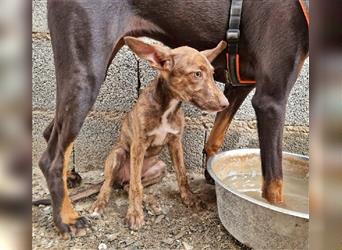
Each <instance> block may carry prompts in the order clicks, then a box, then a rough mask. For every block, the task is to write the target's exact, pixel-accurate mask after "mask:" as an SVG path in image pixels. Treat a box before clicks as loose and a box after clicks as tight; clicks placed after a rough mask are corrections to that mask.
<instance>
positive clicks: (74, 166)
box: [71, 145, 76, 172]
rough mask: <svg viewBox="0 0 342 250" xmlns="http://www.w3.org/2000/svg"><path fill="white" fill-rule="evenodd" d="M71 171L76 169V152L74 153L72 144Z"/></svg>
mask: <svg viewBox="0 0 342 250" xmlns="http://www.w3.org/2000/svg"><path fill="white" fill-rule="evenodd" d="M71 171H72V172H75V171H76V153H75V146H74V145H73V146H72V170H71Z"/></svg>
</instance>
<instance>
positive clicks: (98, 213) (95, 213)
mask: <svg viewBox="0 0 342 250" xmlns="http://www.w3.org/2000/svg"><path fill="white" fill-rule="evenodd" d="M106 206H107V202H104V201H102V200H97V201H95V202H94V204H93V205H92V206H91V208H90V210H89V212H90V216H91V217H93V218H101V217H102V216H103V214H104V210H105V207H106Z"/></svg>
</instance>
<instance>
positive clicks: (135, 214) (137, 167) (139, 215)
mask: <svg viewBox="0 0 342 250" xmlns="http://www.w3.org/2000/svg"><path fill="white" fill-rule="evenodd" d="M145 151H146V148H145V146H144V145H143V144H142V143H141V142H133V143H132V145H131V149H130V157H131V158H130V181H129V192H128V196H129V206H128V211H127V216H126V218H127V220H128V223H129V226H130V228H131V229H132V230H138V229H139V228H141V227H142V226H143V225H144V213H143V209H142V199H143V186H142V184H141V171H142V165H143V161H144V156H145Z"/></svg>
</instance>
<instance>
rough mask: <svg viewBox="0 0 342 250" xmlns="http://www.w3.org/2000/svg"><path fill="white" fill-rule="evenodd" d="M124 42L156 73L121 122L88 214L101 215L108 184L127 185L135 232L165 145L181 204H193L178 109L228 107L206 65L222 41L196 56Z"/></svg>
mask: <svg viewBox="0 0 342 250" xmlns="http://www.w3.org/2000/svg"><path fill="white" fill-rule="evenodd" d="M124 40H125V42H126V44H127V45H128V46H129V47H130V48H131V49H132V50H133V51H134V52H135V53H136V54H137V55H138V56H139V57H141V58H143V59H147V60H149V62H150V65H151V66H152V67H154V68H155V69H157V70H158V72H159V75H158V77H156V78H155V80H153V81H152V83H150V84H149V86H147V87H146V88H145V89H144V90H143V92H142V94H141V95H140V96H139V99H138V100H137V103H136V104H135V105H134V107H133V109H132V111H130V112H129V113H128V115H127V116H126V118H125V119H124V120H123V123H122V129H121V133H120V135H119V140H118V142H117V144H116V145H115V146H114V148H113V150H112V152H111V153H110V155H109V156H108V158H107V160H106V163H105V170H104V175H105V181H104V183H103V185H102V187H101V190H100V193H99V196H98V198H97V201H96V202H95V203H94V205H93V207H92V210H93V211H94V213H96V214H97V213H100V214H102V213H103V210H104V208H105V206H106V205H107V203H108V201H109V195H110V192H111V189H112V185H113V182H115V183H116V184H119V185H122V186H123V185H124V184H126V183H129V207H128V212H127V219H128V222H129V225H130V227H131V229H134V230H137V229H139V228H140V227H141V226H142V225H143V222H144V213H143V210H142V198H143V192H142V186H143V185H150V184H153V183H156V182H158V181H160V179H161V178H162V177H163V175H164V173H165V164H164V163H163V162H162V161H160V160H159V158H158V156H159V154H160V151H161V149H162V147H163V146H164V145H167V146H168V148H169V152H170V155H171V159H172V162H173V166H174V168H175V172H176V176H177V181H178V186H179V190H180V195H181V198H182V201H183V202H184V204H186V205H187V206H192V205H194V204H195V201H194V199H193V198H192V195H191V192H190V190H189V185H188V182H187V177H186V171H185V166H184V161H183V147H182V134H183V128H184V114H183V112H182V110H181V109H180V105H181V102H182V101H186V102H191V103H193V104H194V105H196V106H197V107H199V108H201V109H204V110H209V111H221V110H223V109H225V108H227V107H228V100H227V98H226V97H225V96H224V94H223V92H222V91H220V89H219V88H218V87H217V86H216V85H215V81H214V77H213V74H214V68H213V67H212V66H211V64H210V61H213V60H214V58H215V57H216V56H217V55H219V54H220V53H221V52H222V50H223V49H224V48H225V47H226V43H225V42H223V41H222V42H220V43H219V44H218V45H217V47H216V48H214V49H211V50H205V51H202V52H198V51H197V50H195V49H192V48H190V47H186V46H183V47H179V48H176V49H168V48H166V47H161V46H158V45H149V44H146V43H144V42H142V41H140V40H138V39H136V38H133V37H126V38H125V39H124Z"/></svg>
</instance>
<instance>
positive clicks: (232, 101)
mask: <svg viewBox="0 0 342 250" xmlns="http://www.w3.org/2000/svg"><path fill="white" fill-rule="evenodd" d="M253 88H254V86H252V87H233V86H231V85H226V87H225V90H224V93H225V96H226V97H227V99H228V101H229V106H228V108H226V109H225V110H223V111H221V112H219V113H218V114H217V115H216V118H215V122H214V127H213V128H212V130H211V131H210V135H209V138H208V141H207V143H206V145H205V147H204V152H205V155H206V160H207V159H208V158H209V157H211V156H212V155H214V154H216V152H217V150H219V148H220V147H221V146H222V143H223V141H224V135H225V132H226V130H227V128H228V127H229V125H230V123H231V121H232V119H233V117H234V115H235V113H236V111H237V110H238V109H239V107H240V106H241V104H242V103H243V101H244V100H245V98H246V96H247V95H248V93H249V92H250V91H251V90H252V89H253ZM204 168H205V172H204V175H205V178H206V180H207V182H208V183H211V184H214V180H213V179H212V178H211V177H210V175H209V173H208V171H207V168H206V166H204Z"/></svg>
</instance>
